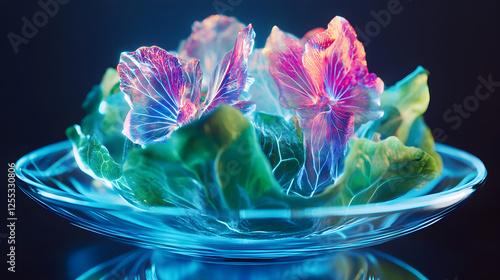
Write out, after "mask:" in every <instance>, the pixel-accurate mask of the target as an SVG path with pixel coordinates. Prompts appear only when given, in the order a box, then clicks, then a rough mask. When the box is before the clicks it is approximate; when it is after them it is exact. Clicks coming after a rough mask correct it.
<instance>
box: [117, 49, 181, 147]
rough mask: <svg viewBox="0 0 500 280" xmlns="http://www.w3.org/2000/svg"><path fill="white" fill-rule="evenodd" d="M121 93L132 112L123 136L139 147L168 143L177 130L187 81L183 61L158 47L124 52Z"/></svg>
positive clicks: (121, 59) (120, 67) (119, 69)
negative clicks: (139, 145) (184, 75)
mask: <svg viewBox="0 0 500 280" xmlns="http://www.w3.org/2000/svg"><path fill="white" fill-rule="evenodd" d="M117 68H118V73H119V74H120V90H121V91H122V92H123V93H124V94H125V96H126V99H127V102H128V103H129V105H130V108H131V109H130V111H129V113H128V115H127V117H126V120H125V123H124V130H123V132H124V134H125V135H126V136H127V137H128V138H129V139H130V140H132V141H133V142H134V143H136V144H141V145H144V144H149V143H159V142H164V141H166V140H167V139H168V138H169V137H170V135H171V134H172V132H173V131H174V130H175V129H177V127H178V122H177V118H178V116H179V111H180V109H181V98H182V94H183V92H184V87H185V84H186V81H185V79H184V77H183V67H182V65H181V63H180V61H179V60H178V59H177V58H176V57H175V56H173V55H171V54H169V53H168V52H167V51H165V50H163V49H161V48H159V47H142V48H139V49H138V50H136V51H135V52H129V53H122V55H121V57H120V63H119V64H118V67H117Z"/></svg>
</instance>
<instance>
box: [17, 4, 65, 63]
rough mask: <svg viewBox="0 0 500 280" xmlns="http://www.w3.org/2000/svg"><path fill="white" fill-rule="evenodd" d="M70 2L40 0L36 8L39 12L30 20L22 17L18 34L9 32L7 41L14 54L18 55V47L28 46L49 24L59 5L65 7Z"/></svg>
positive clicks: (57, 11)
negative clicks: (38, 7)
mask: <svg viewBox="0 0 500 280" xmlns="http://www.w3.org/2000/svg"><path fill="white" fill-rule="evenodd" d="M69 1H70V0H46V1H44V0H40V1H38V6H40V10H39V11H37V12H35V13H34V14H33V16H31V19H28V18H27V17H22V18H21V22H22V23H23V25H22V27H21V32H20V33H14V32H9V33H8V34H7V39H8V40H9V42H10V45H11V46H12V49H13V50H14V53H16V54H17V53H19V46H20V45H21V44H25V45H26V44H28V43H29V41H30V40H31V39H33V38H34V37H35V36H36V35H37V34H38V31H39V29H40V28H43V27H45V26H46V25H47V24H48V23H49V18H53V17H55V16H56V15H57V13H59V8H60V5H66V4H68V3H69Z"/></svg>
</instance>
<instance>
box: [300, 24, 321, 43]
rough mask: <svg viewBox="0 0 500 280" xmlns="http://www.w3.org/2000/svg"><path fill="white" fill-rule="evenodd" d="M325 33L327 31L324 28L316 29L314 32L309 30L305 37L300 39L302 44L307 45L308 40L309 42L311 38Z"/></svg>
mask: <svg viewBox="0 0 500 280" xmlns="http://www.w3.org/2000/svg"><path fill="white" fill-rule="evenodd" d="M323 31H325V29H324V28H323V27H317V28H314V29H312V30H309V31H307V33H306V34H304V36H302V38H301V39H300V42H301V43H302V44H305V43H306V42H307V40H309V38H311V37H312V36H314V35H316V34H318V33H321V32H323Z"/></svg>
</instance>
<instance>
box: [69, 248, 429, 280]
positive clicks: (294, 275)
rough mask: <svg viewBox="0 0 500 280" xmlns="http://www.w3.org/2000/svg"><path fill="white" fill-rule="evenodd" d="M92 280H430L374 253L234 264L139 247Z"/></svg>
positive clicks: (94, 272) (90, 275) (93, 272)
mask: <svg viewBox="0 0 500 280" xmlns="http://www.w3.org/2000/svg"><path fill="white" fill-rule="evenodd" d="M90 279H92V280H93V279H102V280H104V279H109V280H110V279H137V280H139V279H141V280H142V279H159V280H161V279H172V280H178V279H179V280H180V279H255V280H266V279H273V280H276V279H283V280H285V279H286V280H306V279H367V280H368V279H370V280H372V279H373V280H374V279H384V280H391V279H405V280H412V279H427V278H426V277H425V276H424V275H422V274H421V273H420V272H418V271H417V270H415V269H414V268H412V267H411V266H409V265H408V264H406V263H404V262H402V261H400V260H398V259H397V258H395V257H392V256H389V255H387V254H385V253H382V252H379V251H376V250H373V249H360V250H351V251H344V252H336V253H330V254H323V255H317V256H314V257H309V258H306V259H301V260H287V261H279V260H278V261H276V260H273V261H272V262H271V261H255V262H252V261H250V260H247V261H234V260H233V262H231V261H229V260H226V261H224V260H211V259H206V258H188V257H186V258H184V257H180V258H179V256H176V255H172V254H169V253H166V252H161V251H151V250H146V249H137V250H134V251H132V252H129V253H126V254H124V255H121V256H119V257H116V258H114V259H112V260H110V261H107V262H105V263H102V264H100V265H98V266H96V267H94V268H92V269H90V270H89V271H87V272H86V273H84V274H83V275H81V276H80V277H79V278H78V279H77V280H90Z"/></svg>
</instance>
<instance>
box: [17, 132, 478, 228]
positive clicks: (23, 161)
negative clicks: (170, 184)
mask: <svg viewBox="0 0 500 280" xmlns="http://www.w3.org/2000/svg"><path fill="white" fill-rule="evenodd" d="M65 149H71V143H70V142H69V140H66V141H61V142H57V143H53V144H50V145H47V146H44V147H41V148H38V149H36V150H34V151H31V152H29V153H27V154H26V155H24V156H22V157H21V158H20V159H19V160H18V161H17V162H16V164H15V171H16V176H17V177H18V178H19V179H20V180H22V181H24V182H25V183H27V184H29V185H30V186H35V187H36V189H37V191H38V194H39V195H42V196H44V197H45V198H48V199H50V200H52V201H53V202H55V203H57V204H61V203H62V204H66V205H68V204H69V206H70V207H71V206H75V205H74V203H77V205H80V206H86V207H89V208H92V209H107V210H115V211H124V210H125V211H145V212H151V213H153V214H156V215H170V216H182V215H192V214H198V215H199V214H200V212H199V211H197V210H194V209H184V208H177V207H166V206H155V207H149V208H140V207H137V206H135V205H132V204H130V203H128V202H126V200H125V199H123V198H122V203H108V202H103V201H96V200H91V199H90V198H88V197H85V196H84V195H82V194H70V195H69V194H68V193H67V192H65V191H62V190H57V189H54V188H52V187H49V186H46V185H44V184H41V183H39V182H35V181H33V180H32V179H30V178H28V177H27V176H26V174H25V173H24V171H23V167H24V166H26V165H27V164H29V162H30V161H31V160H33V159H35V158H40V157H43V156H47V155H49V154H53V153H56V152H58V151H63V150H65ZM435 149H436V151H437V152H438V153H440V154H446V155H448V156H450V157H452V158H454V159H456V160H459V161H461V162H462V163H466V164H467V165H468V166H470V167H473V168H474V169H475V170H476V171H477V174H476V176H475V177H474V178H472V179H469V180H467V182H466V183H460V184H458V185H456V186H455V187H453V188H451V189H449V190H446V191H442V192H438V193H433V194H425V195H422V196H417V197H411V198H405V199H395V200H390V201H386V202H381V203H369V204H363V205H350V206H347V207H346V206H323V207H310V208H302V209H242V210H235V211H234V212H235V213H234V214H237V215H239V217H240V218H241V219H262V218H277V219H281V218H289V217H291V216H293V217H324V216H330V217H331V216H342V217H345V216H358V215H371V214H374V215H375V214H383V213H392V212H401V211H407V210H411V209H419V208H426V207H433V206H434V205H442V204H446V205H447V206H448V205H453V204H455V203H457V202H460V201H462V200H463V199H465V198H466V197H468V196H469V195H470V194H471V193H473V192H474V191H475V190H476V189H477V186H480V185H481V184H482V183H483V182H484V181H485V178H486V175H487V171H486V167H485V165H484V164H483V162H482V161H481V160H480V159H479V158H477V157H476V156H474V155H472V154H470V153H468V152H466V151H463V150H461V149H458V148H455V147H451V146H448V145H445V144H441V143H436V144H435ZM443 168H446V166H444V167H443ZM81 172H83V171H81ZM21 189H22V190H23V191H25V192H27V191H28V190H25V188H24V187H22V186H21ZM35 196H36V194H35ZM207 214H208V213H207Z"/></svg>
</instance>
